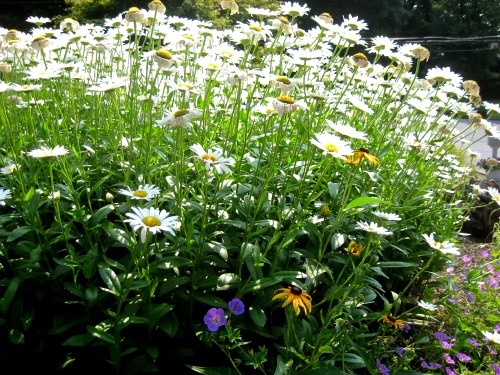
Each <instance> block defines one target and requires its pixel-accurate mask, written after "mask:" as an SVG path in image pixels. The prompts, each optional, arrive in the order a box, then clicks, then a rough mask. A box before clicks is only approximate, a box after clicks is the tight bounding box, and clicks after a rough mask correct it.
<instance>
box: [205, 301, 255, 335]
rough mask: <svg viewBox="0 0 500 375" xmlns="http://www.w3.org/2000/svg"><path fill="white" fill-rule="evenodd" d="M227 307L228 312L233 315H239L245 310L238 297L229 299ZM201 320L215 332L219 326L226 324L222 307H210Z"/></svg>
mask: <svg viewBox="0 0 500 375" xmlns="http://www.w3.org/2000/svg"><path fill="white" fill-rule="evenodd" d="M228 307H229V313H230V314H233V315H241V314H243V313H244V312H245V305H244V304H243V302H242V301H241V300H239V299H238V298H233V299H232V300H231V301H229V303H228ZM203 322H204V323H205V324H206V325H207V328H208V330H209V331H211V332H217V331H218V330H219V328H220V327H222V326H224V325H225V324H226V322H227V318H226V315H225V312H224V310H223V309H221V308H216V307H212V308H211V309H209V310H208V311H207V314H206V315H205V316H204V317H203Z"/></svg>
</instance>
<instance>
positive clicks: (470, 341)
mask: <svg viewBox="0 0 500 375" xmlns="http://www.w3.org/2000/svg"><path fill="white" fill-rule="evenodd" d="M467 341H468V342H469V344H471V345H472V346H475V347H478V346H479V344H478V343H477V341H475V340H472V339H467Z"/></svg>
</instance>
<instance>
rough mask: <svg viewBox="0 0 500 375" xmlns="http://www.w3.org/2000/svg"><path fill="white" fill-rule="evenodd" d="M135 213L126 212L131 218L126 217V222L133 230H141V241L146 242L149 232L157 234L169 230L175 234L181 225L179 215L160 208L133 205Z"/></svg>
mask: <svg viewBox="0 0 500 375" xmlns="http://www.w3.org/2000/svg"><path fill="white" fill-rule="evenodd" d="M132 211H134V213H130V212H128V213H126V214H125V215H126V216H128V217H130V219H125V221H124V222H125V223H130V226H131V227H132V230H133V231H134V232H137V231H138V230H140V232H141V242H142V243H144V242H146V235H147V234H148V232H149V233H151V234H156V233H159V232H162V231H163V232H169V233H170V234H172V235H175V233H174V229H176V228H177V226H178V225H179V221H178V217H177V216H169V215H170V214H169V213H168V212H167V211H165V210H161V211H160V209H158V208H154V207H150V208H140V207H132Z"/></svg>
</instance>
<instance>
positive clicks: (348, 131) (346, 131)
mask: <svg viewBox="0 0 500 375" xmlns="http://www.w3.org/2000/svg"><path fill="white" fill-rule="evenodd" d="M326 123H327V125H328V126H329V127H330V128H332V129H333V130H334V131H335V132H336V133H339V134H342V135H345V136H346V137H349V138H356V139H362V140H364V141H367V140H368V138H367V137H366V133H364V132H360V131H359V130H356V129H355V128H353V127H352V126H351V125H342V124H335V123H334V122H333V121H331V120H326Z"/></svg>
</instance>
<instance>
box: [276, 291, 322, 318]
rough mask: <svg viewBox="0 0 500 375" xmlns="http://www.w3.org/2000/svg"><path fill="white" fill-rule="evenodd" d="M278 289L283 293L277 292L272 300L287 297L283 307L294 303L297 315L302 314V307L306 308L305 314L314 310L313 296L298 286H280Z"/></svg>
mask: <svg viewBox="0 0 500 375" xmlns="http://www.w3.org/2000/svg"><path fill="white" fill-rule="evenodd" d="M278 291H281V293H278V294H276V295H275V296H274V297H273V299H272V300H273V301H274V300H276V299H280V298H286V300H285V302H283V305H281V307H285V306H287V305H289V304H290V303H292V305H293V309H294V310H295V314H297V315H299V314H300V309H301V308H302V310H304V314H305V315H307V314H308V313H310V312H311V311H312V305H311V301H312V298H311V296H310V295H309V294H307V293H305V292H303V291H302V289H300V288H299V287H298V286H295V285H290V286H289V287H288V288H280V289H278V290H277V291H276V292H278Z"/></svg>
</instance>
